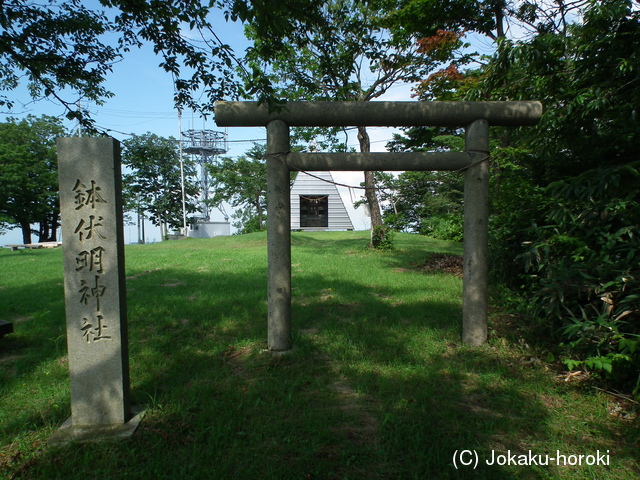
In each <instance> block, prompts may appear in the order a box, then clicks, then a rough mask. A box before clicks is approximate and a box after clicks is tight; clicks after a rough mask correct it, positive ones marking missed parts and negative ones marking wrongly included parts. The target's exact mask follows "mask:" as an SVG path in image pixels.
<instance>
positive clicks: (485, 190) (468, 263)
mask: <svg viewBox="0 0 640 480" xmlns="http://www.w3.org/2000/svg"><path fill="white" fill-rule="evenodd" d="M465 152H467V153H469V154H471V156H472V163H471V166H470V167H469V168H467V170H466V171H465V175H464V253H463V264H464V268H463V270H464V276H463V279H462V341H463V342H464V343H468V344H469V345H474V346H477V345H482V344H483V343H484V342H485V341H486V340H487V308H488V305H487V302H488V297H489V278H488V275H489V262H488V257H489V252H488V250H489V248H488V245H489V123H488V122H487V121H486V120H476V121H474V122H473V123H471V124H470V125H468V126H467V128H466V131H465Z"/></svg>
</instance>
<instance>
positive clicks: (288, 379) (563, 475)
mask: <svg viewBox="0 0 640 480" xmlns="http://www.w3.org/2000/svg"><path fill="white" fill-rule="evenodd" d="M366 236H367V233H360V232H342V233H341V232H332V233H313V234H312V233H294V234H292V244H293V252H292V265H293V267H292V271H293V294H294V299H293V336H294V345H295V348H294V350H293V351H292V352H290V353H287V354H278V355H275V354H271V353H268V352H266V351H265V348H266V315H267V306H266V268H267V265H266V237H265V235H264V234H251V235H244V236H235V237H218V238H215V239H209V240H196V239H191V240H185V241H180V242H165V243H161V244H154V245H136V246H129V247H127V250H126V256H127V258H126V265H127V275H128V280H127V298H128V312H129V330H130V336H129V342H130V361H131V382H132V395H133V398H134V402H135V403H138V404H141V405H144V406H145V408H146V414H145V417H144V420H143V422H142V424H141V425H140V427H139V429H138V430H137V432H136V433H135V435H134V436H133V437H132V438H130V439H127V440H124V441H120V442H116V443H101V444H76V445H69V446H64V447H51V446H48V445H47V443H46V442H47V439H48V438H49V436H50V435H51V434H52V433H53V432H54V431H55V430H56V428H58V427H59V426H60V425H61V423H62V422H63V421H64V420H65V419H66V418H67V417H68V416H69V414H70V411H69V410H70V407H69V387H68V372H67V360H66V343H65V342H66V341H65V328H64V325H65V321H64V302H63V287H62V256H61V252H60V251H59V250H56V251H28V252H22V251H21V252H9V251H1V252H0V272H1V275H0V301H1V303H0V318H1V319H4V320H10V321H13V322H14V328H15V333H14V334H11V335H9V336H7V337H4V338H3V339H0V382H1V388H2V390H1V393H0V446H1V448H2V450H1V453H0V478H28V479H53V478H64V479H75V478H77V479H87V478H96V479H120V478H139V479H184V478H193V479H203V478H206V479H217V478H220V479H223V478H224V479H228V478H238V479H253V478H261V479H306V478H317V479H427V478H435V479H440V478H442V479H448V478H492V479H496V478H498V479H500V478H516V477H517V478H533V479H537V478H558V479H584V478H598V479H623V478H624V479H627V478H633V477H636V476H638V474H639V469H638V464H637V450H636V447H637V441H638V433H637V429H636V424H635V422H634V421H633V420H629V419H625V418H624V417H623V416H619V417H613V416H612V415H610V410H611V408H612V406H613V403H612V400H611V397H608V396H605V395H602V394H599V393H598V392H597V391H595V390H592V389H591V390H585V389H583V388H582V387H579V386H576V385H579V384H577V383H575V382H565V381H564V378H565V377H564V376H563V377H562V378H560V379H558V378H557V375H556V373H554V371H553V369H551V370H548V369H547V368H548V367H547V365H546V363H545V362H544V361H541V360H539V359H538V358H537V357H535V356H533V355H534V353H532V352H531V351H530V350H529V349H527V348H526V347H525V346H524V342H518V338H517V336H513V337H511V336H505V335H502V334H498V333H495V332H494V333H493V335H492V339H491V341H490V342H489V344H487V345H486V346H483V347H481V348H469V347H467V346H464V345H461V343H460V318H461V280H460V278H458V277H455V276H452V275H449V274H444V273H433V272H432V273H427V272H425V271H424V270H422V269H419V268H417V266H418V265H420V264H422V263H424V261H425V259H426V258H427V257H428V256H429V255H430V254H433V253H443V252H444V253H451V254H459V253H461V246H460V245H459V244H456V243H447V242H436V241H432V240H428V239H425V238H424V237H419V236H413V235H398V236H397V237H396V246H397V249H396V250H395V251H390V252H376V251H371V250H368V249H366V248H365V245H366V243H367V238H366ZM498 320H499V319H496V320H494V323H493V324H492V329H494V330H498V331H500V328H499V327H500V326H499V325H497V324H496V322H497V321H498ZM628 418H630V417H629V416H628ZM463 449H469V450H476V451H477V452H478V454H479V457H480V459H481V460H482V459H490V457H491V451H492V450H493V451H495V452H496V453H500V454H506V453H507V451H509V450H510V451H511V452H512V453H527V452H528V451H529V450H531V451H532V452H533V453H535V454H545V453H552V454H554V455H555V453H556V450H559V451H560V452H561V453H562V454H565V455H571V454H583V455H589V454H595V453H596V451H597V450H600V452H604V451H606V450H609V454H610V462H609V463H610V464H609V465H605V466H602V465H600V466H584V465H583V466H567V467H558V466H556V465H549V466H535V465H534V466H526V465H505V466H495V465H494V466H488V465H486V464H483V462H482V461H481V462H480V465H479V467H478V469H477V470H473V469H471V467H467V468H462V469H458V470H456V469H455V467H454V466H453V454H454V452H455V451H456V450H463Z"/></svg>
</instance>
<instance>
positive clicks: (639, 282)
mask: <svg viewBox="0 0 640 480" xmlns="http://www.w3.org/2000/svg"><path fill="white" fill-rule="evenodd" d="M639 168H640V162H636V163H632V164H628V165H623V166H617V167H606V168H598V169H594V170H590V171H587V172H585V173H583V174H581V175H579V176H577V177H575V178H571V179H568V180H564V181H559V182H554V183H552V184H551V185H549V187H547V189H546V191H545V194H546V197H547V205H548V209H547V211H546V213H545V215H544V218H543V221H542V223H541V224H540V226H538V225H536V224H534V225H533V226H532V227H531V228H530V229H529V232H528V233H529V235H530V239H529V240H528V241H527V242H525V244H524V246H525V248H526V251H525V252H524V253H522V254H521V255H519V257H518V260H519V262H521V265H522V266H523V267H524V269H525V271H526V272H527V274H528V275H527V277H526V279H525V280H526V285H527V287H528V290H529V291H530V292H531V301H532V305H533V306H534V308H535V311H536V313H537V314H538V315H540V316H543V317H544V318H546V319H549V320H551V321H553V322H554V325H555V326H557V327H559V331H560V333H561V335H562V336H563V338H564V339H565V340H566V342H567V345H568V346H569V347H570V348H571V351H572V353H573V354H574V356H575V357H574V358H575V359H571V360H568V361H567V362H566V363H567V365H568V366H569V367H575V366H577V365H583V366H584V367H587V368H591V369H595V370H600V371H602V373H603V374H605V375H607V376H609V377H610V378H614V379H616V380H631V378H632V376H633V378H634V379H635V380H636V381H637V380H638V367H639V366H640V348H638V347H639V346H640V343H639V340H640V335H639V334H640V209H638V205H639V204H640V190H639V189H638V188H637V185H638V181H639V179H640V171H639ZM636 390H637V384H636Z"/></svg>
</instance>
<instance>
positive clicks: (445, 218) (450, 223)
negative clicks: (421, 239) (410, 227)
mask: <svg viewBox="0 0 640 480" xmlns="http://www.w3.org/2000/svg"><path fill="white" fill-rule="evenodd" d="M420 233H421V234H422V235H426V236H428V237H431V238H436V239H438V240H450V241H453V242H461V241H462V238H463V219H462V214H455V213H446V214H443V215H435V216H432V217H429V218H428V219H426V220H424V221H423V222H422V225H421V228H420Z"/></svg>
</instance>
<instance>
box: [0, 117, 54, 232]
mask: <svg viewBox="0 0 640 480" xmlns="http://www.w3.org/2000/svg"><path fill="white" fill-rule="evenodd" d="M63 134H64V128H63V127H62V125H61V123H60V121H59V120H58V119H57V118H54V117H49V116H46V115H43V116H41V117H34V116H31V115H30V116H28V117H27V118H26V119H23V120H20V121H18V120H17V119H14V118H9V119H8V120H7V122H5V123H0V221H1V222H2V223H4V224H5V225H12V226H19V227H20V228H21V229H22V237H23V242H24V243H31V224H33V223H40V240H41V241H46V240H49V239H51V238H55V231H56V228H57V226H58V220H59V216H60V208H59V204H58V175H57V171H58V162H57V157H56V149H55V141H56V137H58V136H61V135H63ZM52 235H53V237H52Z"/></svg>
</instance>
